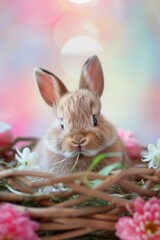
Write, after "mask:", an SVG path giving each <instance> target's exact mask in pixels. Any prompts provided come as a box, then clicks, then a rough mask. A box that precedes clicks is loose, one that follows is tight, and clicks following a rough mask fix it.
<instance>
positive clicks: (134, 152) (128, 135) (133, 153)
mask: <svg viewBox="0 0 160 240" xmlns="http://www.w3.org/2000/svg"><path fill="white" fill-rule="evenodd" d="M117 132H118V135H119V137H120V138H121V140H122V142H123V144H124V147H125V149H126V152H127V154H128V156H129V157H140V156H141V151H142V147H141V146H140V145H139V144H138V142H137V139H136V137H135V135H134V134H133V133H132V132H131V131H129V130H127V131H124V130H121V129H118V130H117Z"/></svg>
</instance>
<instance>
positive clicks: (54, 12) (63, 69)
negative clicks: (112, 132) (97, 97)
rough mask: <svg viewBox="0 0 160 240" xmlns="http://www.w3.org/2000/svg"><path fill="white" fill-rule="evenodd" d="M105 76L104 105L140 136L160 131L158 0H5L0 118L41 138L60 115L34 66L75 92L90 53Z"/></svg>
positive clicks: (144, 139) (151, 138) (152, 137)
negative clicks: (42, 92)
mask: <svg viewBox="0 0 160 240" xmlns="http://www.w3.org/2000/svg"><path fill="white" fill-rule="evenodd" d="M93 53H94V54H97V55H98V56H99V58H100V60H101V63H102V66H103V70H104V75H105V91H104V94H103V97H102V106H103V108H102V111H103V113H104V114H105V115H106V117H107V118H108V119H110V120H111V121H112V122H113V123H114V125H115V126H116V127H118V128H123V129H130V130H132V131H133V132H134V133H135V134H136V135H137V137H138V139H139V142H140V143H142V144H148V143H150V142H153V143H154V142H155V141H156V140H157V138H158V137H160V1H159V0H27V1H26V0H1V1H0V121H6V122H8V123H9V124H11V125H12V126H13V131H14V136H15V137H16V136H24V135H25V136H40V135H41V134H43V133H44V130H45V129H46V128H47V127H48V126H49V125H50V124H51V122H52V121H53V116H52V111H51V109H50V108H49V107H47V106H46V105H45V104H44V102H43V100H42V99H41V97H40V94H39V92H38V89H37V86H36V84H35V81H34V78H33V69H34V67H43V68H46V69H48V70H50V71H52V72H53V73H54V74H56V75H57V76H58V77H59V78H61V79H62V80H63V81H64V83H66V85H67V86H68V88H70V89H71V90H74V89H76V87H77V86H78V79H79V75H80V71H81V67H82V65H83V63H84V62H85V60H86V59H87V58H88V57H89V56H90V55H91V54H93Z"/></svg>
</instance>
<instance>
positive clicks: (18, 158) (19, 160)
mask: <svg viewBox="0 0 160 240" xmlns="http://www.w3.org/2000/svg"><path fill="white" fill-rule="evenodd" d="M15 159H16V160H17V161H18V162H19V163H22V158H20V157H19V156H18V154H15Z"/></svg>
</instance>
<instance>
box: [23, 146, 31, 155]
mask: <svg viewBox="0 0 160 240" xmlns="http://www.w3.org/2000/svg"><path fill="white" fill-rule="evenodd" d="M22 154H23V157H24V158H28V156H29V155H30V149H29V147H25V148H24V149H23V151H22Z"/></svg>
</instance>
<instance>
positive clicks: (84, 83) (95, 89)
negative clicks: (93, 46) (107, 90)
mask: <svg viewBox="0 0 160 240" xmlns="http://www.w3.org/2000/svg"><path fill="white" fill-rule="evenodd" d="M79 88H80V89H82V88H84V89H88V90H90V91H91V92H92V93H94V94H95V95H99V97H100V96H101V95H102V93H103V88H104V77H103V71H102V66H101V63H100V61H99V59H98V57H97V56H96V55H94V56H91V57H90V58H89V59H88V60H87V61H86V62H85V64H84V65H83V67H82V72H81V78H80V83H79Z"/></svg>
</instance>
